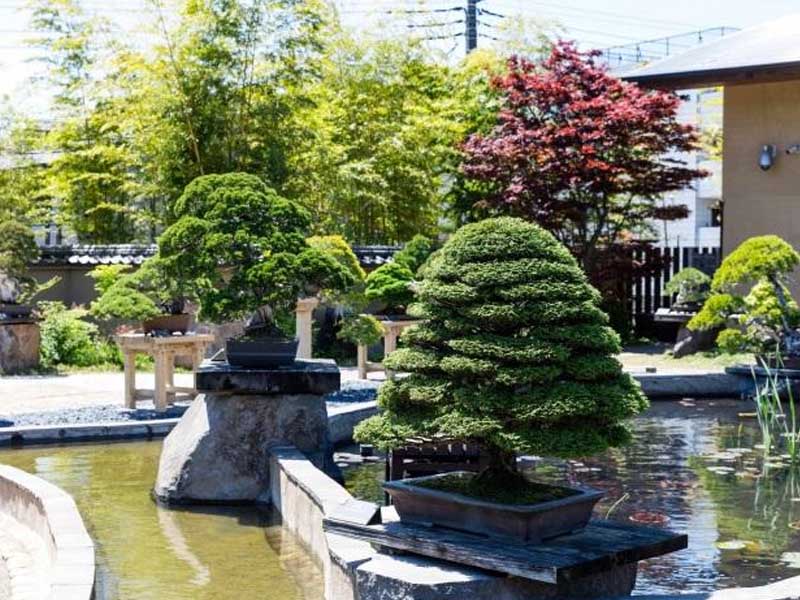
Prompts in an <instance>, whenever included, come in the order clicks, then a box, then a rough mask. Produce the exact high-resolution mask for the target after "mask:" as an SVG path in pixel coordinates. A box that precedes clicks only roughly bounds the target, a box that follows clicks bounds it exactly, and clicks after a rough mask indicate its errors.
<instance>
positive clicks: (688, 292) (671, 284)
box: [664, 267, 711, 304]
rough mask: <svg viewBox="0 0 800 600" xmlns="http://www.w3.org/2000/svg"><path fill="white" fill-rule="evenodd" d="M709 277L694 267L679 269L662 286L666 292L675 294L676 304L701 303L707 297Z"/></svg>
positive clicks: (709, 286)
mask: <svg viewBox="0 0 800 600" xmlns="http://www.w3.org/2000/svg"><path fill="white" fill-rule="evenodd" d="M710 288H711V277H709V276H708V275H706V274H705V273H703V272H702V271H701V270H699V269H695V268H694V267H687V268H685V269H681V270H680V271H679V272H678V273H676V274H675V276H674V277H673V278H672V279H670V280H669V281H668V282H667V285H665V286H664V291H665V292H666V293H667V294H670V295H671V294H676V295H677V298H676V304H695V303H696V304H702V303H703V302H705V301H706V298H708V295H709V293H710Z"/></svg>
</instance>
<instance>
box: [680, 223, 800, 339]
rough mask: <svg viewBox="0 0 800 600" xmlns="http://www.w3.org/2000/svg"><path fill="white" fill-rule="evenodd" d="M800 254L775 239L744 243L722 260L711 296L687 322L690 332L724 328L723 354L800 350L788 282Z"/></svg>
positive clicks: (799, 316) (799, 318)
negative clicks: (735, 322) (733, 324)
mask: <svg viewBox="0 0 800 600" xmlns="http://www.w3.org/2000/svg"><path fill="white" fill-rule="evenodd" d="M798 264H800V254H798V253H797V252H796V251H795V250H794V248H792V247H791V246H790V245H789V244H788V243H786V242H785V241H784V240H782V239H781V238H779V237H777V236H775V235H764V236H759V237H753V238H750V239H748V240H746V241H744V242H743V243H742V244H741V245H740V246H739V247H738V248H736V249H735V250H734V251H733V252H731V253H730V254H729V255H728V256H727V257H726V258H725V260H723V261H722V264H721V265H720V267H719V269H717V272H716V273H714V278H713V279H712V281H711V296H710V297H709V298H708V300H707V301H706V302H705V304H704V305H703V308H702V309H701V310H700V312H699V313H698V314H696V315H695V316H694V317H693V318H692V320H691V321H689V323H688V327H689V329H695V330H698V329H700V330H709V329H717V328H722V327H727V325H728V324H729V321H731V320H732V319H734V318H735V319H736V321H737V326H736V327H733V328H730V329H725V330H723V331H722V332H721V333H720V335H719V336H718V337H717V344H718V346H719V347H720V349H721V350H723V351H725V352H734V351H735V352H743V351H750V352H758V353H761V352H772V351H774V350H775V348H776V347H781V350H782V351H783V352H785V353H787V354H798V352H800V347H798V346H799V345H800V339H798V334H797V331H796V328H797V326H798V324H800V311H798V307H797V304H796V303H795V301H794V300H793V299H792V297H791V295H790V293H789V290H788V288H787V283H788V281H789V276H790V275H791V273H792V271H794V269H795V268H796V267H797V266H798Z"/></svg>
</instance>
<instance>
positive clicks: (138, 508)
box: [0, 442, 323, 600]
mask: <svg viewBox="0 0 800 600" xmlns="http://www.w3.org/2000/svg"><path fill="white" fill-rule="evenodd" d="M160 451H161V443H160V442H136V443H120V444H106V445H81V446H66V447H43V448H33V449H21V450H3V451H2V452H0V462H2V463H5V464H9V465H12V466H15V467H18V468H21V469H24V470H25V471H28V472H30V473H34V474H36V475H39V476H40V477H42V478H44V479H46V480H48V481H50V482H52V483H54V484H55V485H57V486H59V487H61V488H62V489H63V490H65V491H66V492H68V493H69V494H71V495H72V496H73V497H74V498H75V502H76V503H77V505H78V509H79V510H80V512H81V515H82V516H83V518H84V521H85V523H86V526H87V528H88V529H89V534H90V535H91V536H92V539H94V541H95V544H96V546H97V563H98V565H97V586H96V590H97V596H96V597H97V599H98V600H150V599H153V600H155V599H159V600H184V599H187V600H188V599H191V600H212V599H213V600H225V599H231V600H234V599H236V600H250V599H252V600H256V599H257V600H318V599H319V598H322V586H323V584H322V576H321V573H320V571H319V570H318V569H317V567H316V565H315V564H314V563H313V562H312V560H311V558H310V556H309V555H308V554H307V553H306V552H305V551H304V550H303V549H302V548H301V547H300V546H299V545H298V543H297V542H296V540H295V539H293V538H292V536H291V535H289V534H288V533H286V532H285V531H283V530H282V528H281V527H280V525H279V524H278V523H276V522H275V519H273V518H272V517H271V515H270V514H269V513H268V512H264V511H260V510H257V509H254V508H248V509H210V508H204V509H202V510H167V509H164V508H161V507H159V506H157V505H156V504H155V503H154V502H153V501H152V500H151V498H150V490H151V488H152V486H153V482H154V481H155V476H156V469H157V467H158V457H159V454H160Z"/></svg>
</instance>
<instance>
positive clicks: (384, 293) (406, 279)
mask: <svg viewBox="0 0 800 600" xmlns="http://www.w3.org/2000/svg"><path fill="white" fill-rule="evenodd" d="M413 283H414V273H413V272H412V271H411V269H409V268H408V267H407V266H405V265H402V264H400V263H398V262H390V263H386V264H385V265H381V266H380V267H378V268H377V269H375V270H374V271H372V273H370V274H369V275H367V288H366V291H365V296H366V298H367V300H369V301H371V302H378V303H379V304H380V306H381V308H380V310H382V311H385V312H386V313H388V314H402V313H403V312H405V309H406V307H407V306H408V305H409V304H411V303H412V302H413V301H414V290H413V288H412V285H413Z"/></svg>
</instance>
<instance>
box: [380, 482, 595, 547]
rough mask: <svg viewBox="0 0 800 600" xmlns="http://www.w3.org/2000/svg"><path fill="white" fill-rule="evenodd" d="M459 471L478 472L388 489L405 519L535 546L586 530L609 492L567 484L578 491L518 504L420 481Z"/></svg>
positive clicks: (396, 484)
mask: <svg viewBox="0 0 800 600" xmlns="http://www.w3.org/2000/svg"><path fill="white" fill-rule="evenodd" d="M453 475H459V476H462V477H474V476H475V474H474V473H468V472H465V471H457V472H455V473H444V474H440V475H430V476H427V477H415V478H411V479H404V480H399V481H387V482H386V483H384V484H383V488H384V489H385V490H386V491H387V492H388V494H389V495H390V496H391V498H392V502H393V503H394V506H395V508H396V509H397V514H398V515H400V520H401V521H406V522H410V523H420V524H426V525H439V526H442V527H449V528H451V529H458V530H461V531H468V532H471V533H482V534H484V535H487V536H490V537H501V538H510V539H513V540H515V541H518V542H525V543H532V544H535V543H539V542H541V541H542V540H546V539H548V538H553V537H556V536H559V535H564V534H568V533H571V532H573V531H577V530H580V529H582V528H583V527H585V526H586V524H587V523H588V522H589V519H590V518H591V516H592V509H593V508H594V505H595V504H597V502H598V501H599V500H600V498H602V497H603V492H601V491H599V490H595V489H593V488H590V487H584V486H581V487H567V486H563V487H564V488H565V489H568V490H572V491H574V492H575V493H574V494H573V495H571V496H567V497H565V498H560V499H558V500H549V501H545V502H540V503H537V504H516V505H515V504H500V503H497V502H487V501H485V500H478V499H476V498H470V497H468V496H464V495H461V494H456V493H452V492H445V491H441V490H435V489H430V488H426V487H421V486H419V485H415V483H419V482H422V481H429V480H431V479H435V478H439V477H452V476H453Z"/></svg>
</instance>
